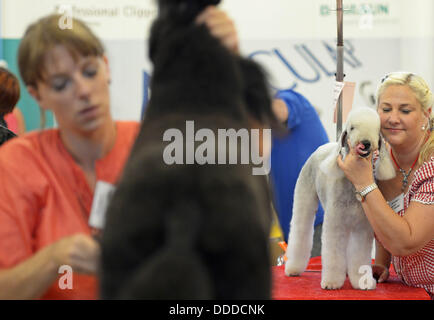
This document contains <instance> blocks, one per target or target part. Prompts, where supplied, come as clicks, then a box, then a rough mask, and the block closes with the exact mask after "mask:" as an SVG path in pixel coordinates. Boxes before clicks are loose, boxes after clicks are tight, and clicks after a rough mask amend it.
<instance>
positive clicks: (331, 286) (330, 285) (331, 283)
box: [321, 277, 345, 290]
mask: <svg viewBox="0 0 434 320" xmlns="http://www.w3.org/2000/svg"><path fill="white" fill-rule="evenodd" d="M344 282H345V277H344V278H343V279H342V277H330V278H323V279H322V280H321V288H323V289H325V290H336V289H340V288H342V286H343V285H344Z"/></svg>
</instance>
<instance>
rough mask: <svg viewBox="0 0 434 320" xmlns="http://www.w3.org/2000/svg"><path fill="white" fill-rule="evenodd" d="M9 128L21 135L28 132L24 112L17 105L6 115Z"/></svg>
mask: <svg viewBox="0 0 434 320" xmlns="http://www.w3.org/2000/svg"><path fill="white" fill-rule="evenodd" d="M4 119H5V121H6V124H7V125H8V128H9V130H11V131H12V132H13V133H15V134H16V135H17V136H20V135H22V134H24V133H25V132H26V122H25V120H24V116H23V113H22V112H21V110H20V109H19V108H18V107H15V108H14V110H13V111H12V112H9V113H8V114H6V115H5V117H4Z"/></svg>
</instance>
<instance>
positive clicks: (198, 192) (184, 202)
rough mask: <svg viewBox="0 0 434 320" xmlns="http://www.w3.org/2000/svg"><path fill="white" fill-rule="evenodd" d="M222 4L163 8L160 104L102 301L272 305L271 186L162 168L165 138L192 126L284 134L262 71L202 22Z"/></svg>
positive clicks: (151, 116)
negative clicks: (274, 128)
mask: <svg viewBox="0 0 434 320" xmlns="http://www.w3.org/2000/svg"><path fill="white" fill-rule="evenodd" d="M218 2H219V0H208V1H206V0H178V1H176V0H160V1H159V15H158V17H157V19H156V21H155V22H154V24H153V26H152V30H151V38H150V46H149V50H150V51H149V52H150V58H151V61H152V62H153V65H154V70H153V76H152V81H151V93H152V96H151V99H150V102H149V105H148V108H147V111H146V114H145V118H144V121H143V123H142V127H141V131H140V133H139V137H138V139H137V141H136V144H135V146H134V148H133V151H132V153H131V156H130V159H129V161H128V163H127V166H126V168H125V170H124V175H123V177H122V179H121V181H120V182H119V184H118V188H117V191H116V192H115V194H114V196H113V198H112V202H111V204H110V207H109V209H108V212H107V219H106V226H105V230H104V233H103V237H102V265H101V297H102V298H103V299H268V298H270V291H271V285H270V281H271V279H270V266H269V252H268V237H269V231H270V219H271V213H270V203H271V202H270V197H269V191H268V186H267V183H266V179H265V177H264V176H254V175H252V164H248V165H241V164H238V165H234V164H218V165H217V164H215V165H213V164H204V165H199V164H197V163H195V164H174V165H168V164H166V163H165V161H163V154H164V152H165V148H166V146H167V143H166V142H164V141H163V135H164V133H165V132H166V131H167V130H168V129H171V128H176V129H177V130H179V131H181V132H182V134H183V136H184V137H185V136H186V134H187V133H186V128H185V127H186V120H192V121H194V125H195V129H197V130H198V129H201V128H207V129H210V130H212V131H213V132H215V133H217V130H218V129H221V128H234V129H235V130H237V129H240V128H251V125H252V123H256V124H258V123H259V124H260V125H261V126H265V127H268V126H271V125H274V124H275V121H276V120H275V118H274V115H273V113H272V111H271V100H270V96H269V93H268V91H267V86H266V79H265V76H264V74H263V72H262V71H261V69H260V68H259V67H258V66H257V65H256V64H255V63H253V62H252V61H248V60H245V59H242V58H240V57H238V56H236V55H235V54H233V53H231V52H230V51H229V50H228V49H227V48H225V47H224V46H223V45H222V44H221V43H220V41H219V40H218V39H216V38H214V37H212V36H211V35H210V33H209V30H208V29H207V27H206V26H204V25H197V24H196V23H195V22H194V19H195V17H196V16H197V14H198V13H199V12H201V11H202V10H203V9H204V8H205V7H206V6H207V5H209V4H217V3H218ZM216 135H217V134H216ZM182 150H183V151H184V155H186V154H185V152H186V151H187V150H186V147H185V146H183V147H182ZM216 151H217V149H216ZM216 155H217V152H216ZM216 157H217V156H216Z"/></svg>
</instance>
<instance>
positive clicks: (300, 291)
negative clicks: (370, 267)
mask: <svg viewBox="0 0 434 320" xmlns="http://www.w3.org/2000/svg"><path fill="white" fill-rule="evenodd" d="M272 268H273V269H272V277H273V289H272V296H273V299H275V300H430V297H429V295H428V293H427V292H426V291H425V290H424V289H421V288H413V287H409V286H406V285H404V284H403V283H402V282H401V281H400V280H399V278H398V276H397V275H396V273H395V271H394V270H393V267H391V268H390V271H389V272H390V276H389V279H388V280H387V282H386V283H377V288H376V289H375V290H367V291H365V290H354V289H353V288H352V287H351V284H350V282H349V280H348V277H347V279H346V280H345V283H344V286H343V287H342V288H341V289H339V290H323V289H321V257H315V258H312V259H310V261H309V265H308V267H307V269H306V270H308V271H307V272H304V273H302V274H301V276H299V277H287V276H286V275H285V267H284V266H279V267H272Z"/></svg>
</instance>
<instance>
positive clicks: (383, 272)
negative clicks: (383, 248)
mask: <svg viewBox="0 0 434 320" xmlns="http://www.w3.org/2000/svg"><path fill="white" fill-rule="evenodd" d="M372 274H373V276H374V278H375V279H376V280H377V282H378V283H382V282H385V281H386V280H387V279H388V278H389V270H387V268H386V267H384V266H382V265H377V264H374V265H373V266H372Z"/></svg>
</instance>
